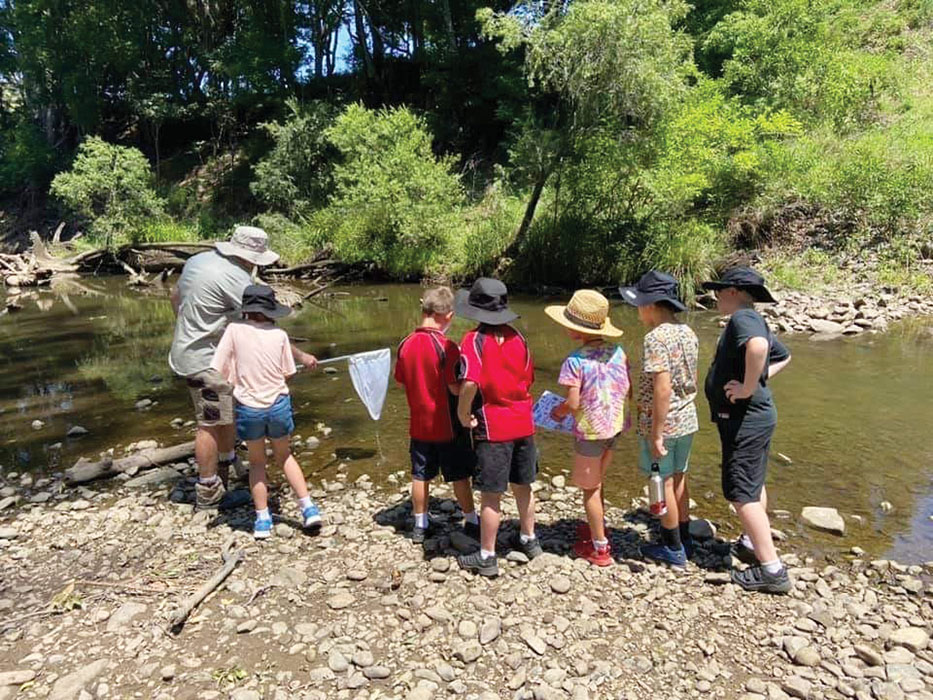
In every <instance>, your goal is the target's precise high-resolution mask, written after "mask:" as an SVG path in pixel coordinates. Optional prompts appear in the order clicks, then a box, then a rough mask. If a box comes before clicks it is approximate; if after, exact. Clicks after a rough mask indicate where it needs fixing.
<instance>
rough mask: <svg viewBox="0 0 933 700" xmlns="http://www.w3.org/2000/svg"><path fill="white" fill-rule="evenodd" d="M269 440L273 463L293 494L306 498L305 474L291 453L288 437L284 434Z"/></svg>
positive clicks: (306, 484) (306, 483)
mask: <svg viewBox="0 0 933 700" xmlns="http://www.w3.org/2000/svg"><path fill="white" fill-rule="evenodd" d="M270 442H271V443H272V456H273V457H274V458H275V463H276V464H277V465H278V467H279V468H280V469H281V470H282V471H283V472H284V474H285V478H286V480H288V485H289V486H291V487H292V491H294V492H295V496H296V497H297V498H299V499H302V498H307V496H308V482H307V481H305V475H304V472H302V471H301V466H300V465H299V464H298V460H296V459H295V458H294V456H293V455H292V448H291V445H290V440H289V437H288V436H287V435H286V436H285V437H280V438H275V439H274V440H270Z"/></svg>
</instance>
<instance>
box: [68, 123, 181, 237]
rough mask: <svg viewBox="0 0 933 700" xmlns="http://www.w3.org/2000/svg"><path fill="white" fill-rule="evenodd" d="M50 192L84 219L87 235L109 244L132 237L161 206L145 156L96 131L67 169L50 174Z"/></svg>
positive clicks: (79, 149) (159, 213)
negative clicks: (111, 140)
mask: <svg viewBox="0 0 933 700" xmlns="http://www.w3.org/2000/svg"><path fill="white" fill-rule="evenodd" d="M50 192H51V194H52V195H53V196H54V197H56V198H57V199H59V200H60V201H61V202H62V203H63V204H64V205H65V206H66V207H67V208H68V209H70V210H71V211H72V212H74V213H75V214H77V215H78V216H79V217H81V218H82V219H83V220H84V221H85V222H86V223H87V224H88V226H89V227H90V228H89V233H90V234H91V237H92V239H95V240H96V241H98V242H102V243H104V244H105V245H107V246H108V247H110V246H114V245H119V244H121V243H124V242H127V241H129V240H132V239H133V237H134V235H135V234H134V232H135V231H137V230H139V229H140V228H142V227H143V226H144V225H145V224H146V222H147V221H148V220H150V219H152V218H156V217H160V216H162V211H163V202H162V200H161V199H160V198H159V197H158V196H157V195H156V193H155V191H154V190H153V189H152V176H151V173H150V170H149V162H148V161H147V160H146V157H145V156H144V155H143V154H142V153H140V152H139V151H138V150H136V149H135V148H125V147H123V146H116V145H114V144H110V143H107V142H106V141H104V140H103V139H101V138H99V137H96V136H92V137H90V138H88V139H87V140H85V141H84V143H82V144H81V146H80V147H79V148H78V154H77V156H76V157H75V160H74V163H73V164H72V166H71V170H69V171H67V172H63V173H59V174H58V175H56V176H55V179H54V180H52V187H51V189H50Z"/></svg>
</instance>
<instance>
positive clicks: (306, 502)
mask: <svg viewBox="0 0 933 700" xmlns="http://www.w3.org/2000/svg"><path fill="white" fill-rule="evenodd" d="M310 506H311V496H305V497H304V498H299V499H298V507H299V508H301V509H302V510H304V509H305V508H309V507H310Z"/></svg>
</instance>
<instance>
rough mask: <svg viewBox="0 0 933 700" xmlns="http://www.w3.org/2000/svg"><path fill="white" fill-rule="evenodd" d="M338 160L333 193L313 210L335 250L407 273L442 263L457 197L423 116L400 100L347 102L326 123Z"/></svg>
mask: <svg viewBox="0 0 933 700" xmlns="http://www.w3.org/2000/svg"><path fill="white" fill-rule="evenodd" d="M327 138H328V140H329V141H330V142H331V143H332V144H333V145H334V147H336V148H337V149H338V151H339V152H340V155H341V159H342V162H340V163H338V164H337V165H336V166H335V167H334V182H335V188H334V194H333V196H332V198H331V200H330V204H329V205H328V207H327V209H326V210H324V211H322V212H320V213H319V214H318V215H316V216H315V217H314V222H313V226H314V227H315V228H316V229H317V230H318V231H323V232H328V231H330V232H332V234H331V235H327V234H325V235H324V236H322V237H323V238H325V239H329V240H332V241H333V244H334V246H335V248H336V250H337V252H338V254H339V255H340V257H341V258H343V259H344V260H347V261H349V262H354V261H360V260H369V261H372V262H374V263H376V265H378V266H379V267H380V268H381V269H382V270H385V271H386V272H388V273H390V274H392V275H394V276H397V277H410V276H414V275H417V274H421V273H422V272H425V271H431V270H433V269H435V268H437V267H438V266H440V265H444V264H445V263H446V262H447V261H449V259H450V255H451V254H452V249H451V245H452V240H453V235H454V234H453V232H454V231H455V229H456V227H457V222H458V215H459V212H460V208H461V206H462V205H463V190H462V187H461V184H460V180H459V178H458V177H457V176H456V175H455V174H454V173H453V172H452V167H453V161H452V159H450V158H445V157H442V158H438V157H436V156H435V155H434V153H433V152H432V150H431V135H430V133H429V132H428V130H427V128H426V126H425V124H424V122H423V121H422V120H421V119H420V118H418V117H416V116H415V115H414V114H412V112H411V111H410V110H408V109H407V108H404V107H400V108H396V109H387V110H378V111H374V110H369V109H366V108H365V107H362V106H360V105H353V106H350V107H348V108H347V109H346V110H345V111H344V112H343V113H342V114H341V115H340V116H339V117H338V118H337V120H336V122H335V123H334V125H333V126H332V127H330V128H329V129H328V130H327Z"/></svg>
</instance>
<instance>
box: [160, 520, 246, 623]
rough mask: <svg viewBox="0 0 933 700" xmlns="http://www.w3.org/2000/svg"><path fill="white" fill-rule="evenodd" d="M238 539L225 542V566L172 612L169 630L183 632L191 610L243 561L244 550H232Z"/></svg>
mask: <svg viewBox="0 0 933 700" xmlns="http://www.w3.org/2000/svg"><path fill="white" fill-rule="evenodd" d="M235 542H236V540H235V539H234V538H233V537H231V538H230V539H229V540H227V542H226V543H225V544H224V546H223V549H222V550H221V552H220V557H221V559H223V566H221V567H220V568H219V569H218V570H217V571H216V573H215V574H214V575H213V576H211V577H210V578H209V579H208V580H207V581H205V582H204V583H203V584H202V585H201V587H200V588H199V589H198V590H196V591H195V592H194V593H192V594H191V595H189V596H188V597H187V598H185V600H184V601H182V604H181V606H179V608H178V609H177V610H176V611H175V612H174V613H172V617H171V618H170V619H169V631H170V632H172V633H173V634H178V633H179V632H181V628H182V627H184V624H185V621H186V620H187V619H188V616H189V615H190V614H191V612H192V611H193V610H194V609H195V608H196V607H198V605H200V604H201V603H202V602H203V601H204V599H205V598H207V596H209V595H210V594H211V593H213V592H214V590H215V589H216V588H217V587H218V586H219V585H220V584H221V583H223V582H224V580H226V578H227V577H228V576H229V575H230V574H231V573H233V570H234V569H235V568H236V565H237V564H239V563H240V562H241V561H243V550H242V549H238V550H236V551H235V552H234V551H232V549H233V545H234V544H235Z"/></svg>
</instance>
